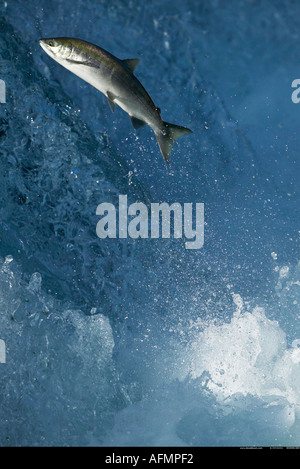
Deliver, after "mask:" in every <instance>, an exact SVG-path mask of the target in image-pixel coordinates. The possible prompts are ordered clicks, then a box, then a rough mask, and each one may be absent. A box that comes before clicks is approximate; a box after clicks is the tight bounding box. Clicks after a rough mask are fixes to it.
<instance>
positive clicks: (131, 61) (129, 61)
mask: <svg viewBox="0 0 300 469" xmlns="http://www.w3.org/2000/svg"><path fill="white" fill-rule="evenodd" d="M139 61H140V59H125V60H122V62H123V64H125V65H126V66H127V68H129V71H130V72H131V73H134V71H135V69H136V66H137V64H138V63H139Z"/></svg>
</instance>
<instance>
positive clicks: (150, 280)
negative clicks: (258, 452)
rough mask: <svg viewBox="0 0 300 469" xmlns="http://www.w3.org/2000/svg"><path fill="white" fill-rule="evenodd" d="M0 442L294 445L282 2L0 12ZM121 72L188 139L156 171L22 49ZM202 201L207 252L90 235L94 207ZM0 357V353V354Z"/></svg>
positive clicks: (293, 201) (287, 23) (92, 95)
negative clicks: (105, 53)
mask: <svg viewBox="0 0 300 469" xmlns="http://www.w3.org/2000/svg"><path fill="white" fill-rule="evenodd" d="M0 13H1V15H0V60H1V61H0V79H2V80H4V82H5V85H6V103H0V156H1V158H0V193H1V197H0V315H1V317H0V339H1V340H2V341H4V343H5V348H6V358H5V363H1V360H0V380H1V386H0V444H1V446H54V445H70V446H77V445H80V446H91V445H99V446H107V445H111V446H121V445H122V446H127V445H128V446H140V445H141V446H153V445H154V446H156V445H167V446H168V445H170V446H177V445H179V446H241V445H242V446H244V445H250V446H252V445H254V446H256V445H259V446H262V445H267V446H269V445H275V446H290V445H291V446H295V445H300V327H299V324H300V321H299V319H300V312H299V301H300V295H299V291H300V268H299V265H300V264H299V263H298V262H299V195H300V194H299V175H300V167H299V143H300V139H299V125H300V104H298V105H297V104H295V103H293V102H292V100H291V95H292V91H293V89H292V88H291V83H292V81H293V80H294V79H297V78H300V70H299V54H300V42H299V27H300V19H299V18H300V14H299V13H300V5H298V4H296V3H295V2H293V1H292V0H290V1H285V2H282V1H274V0H272V1H271V0H266V1H264V2H254V1H251V0H244V1H243V2H241V1H239V0H233V1H231V2H222V1H219V0H210V1H208V0H207V1H203V0H202V1H199V0H186V1H177V0H176V1H174V0H172V1H163V2H161V0H151V1H147V2H146V1H143V2H133V1H131V0H126V1H124V0H122V1H121V0H119V1H118V0H113V1H110V2H107V1H104V0H103V1H101V0H99V1H96V0H85V1H81V0H75V1H74V0H72V1H70V0H64V1H62V0H59V1H54V2H46V1H44V0H39V1H36V0H28V1H27V2H26V5H25V4H24V2H21V1H20V0H12V1H9V2H1V7H0ZM57 36H73V37H80V38H82V39H85V40H87V41H90V42H93V43H95V44H98V45H100V46H102V47H104V48H105V49H107V50H109V51H110V52H112V53H113V54H114V55H116V56H118V57H120V58H135V57H138V58H140V63H139V65H138V67H137V69H136V76H137V77H138V78H139V79H140V80H141V82H142V83H143V85H144V86H145V88H146V89H147V90H148V92H149V93H150V95H151V97H152V98H153V100H154V102H155V103H156V104H157V106H159V107H160V108H161V112H162V117H163V118H164V120H166V121H168V122H172V123H176V124H179V125H184V126H187V127H189V128H191V129H192V130H193V134H191V135H188V136H185V137H183V138H182V139H180V140H178V142H176V144H175V146H174V151H173V153H172V157H171V163H170V165H169V166H167V165H166V164H165V162H164V160H163V158H162V156H161V154H160V152H159V148H158V145H157V142H156V140H155V137H154V134H153V132H152V131H151V129H150V128H149V127H144V128H142V129H140V130H139V131H137V132H135V131H134V130H133V128H132V125H131V123H130V120H129V118H128V116H127V115H126V114H125V113H124V112H123V111H122V110H121V109H117V110H116V111H115V113H114V114H112V113H111V110H110V108H109V106H108V104H107V102H106V100H105V98H104V96H102V95H101V94H100V93H99V92H98V91H97V90H95V89H93V88H92V87H91V86H89V85H88V84H86V83H85V82H83V81H82V80H80V79H79V78H77V77H76V76H74V75H72V74H71V73H70V72H68V71H67V70H65V69H63V68H62V67H61V66H59V65H58V64H57V63H55V62H54V61H53V60H51V59H50V58H49V57H48V56H47V55H46V54H45V53H44V52H43V50H42V49H41V48H40V46H39V43H38V39H40V38H41V37H57ZM119 194H127V196H128V200H129V202H135V201H141V202H144V203H145V204H150V202H167V203H172V202H179V203H184V202H189V203H194V204H195V203H197V202H198V203H204V205H205V242H204V246H203V248H202V249H199V250H186V249H185V248H184V244H183V243H182V242H181V241H180V240H176V239H170V240H162V239H156V240H154V239H148V240H142V239H139V240H133V239H106V240H100V239H99V238H98V237H97V235H96V224H97V221H98V219H99V217H97V216H96V208H97V206H98V204H100V203H102V202H112V203H115V204H117V201H118V196H119ZM2 361H4V360H2Z"/></svg>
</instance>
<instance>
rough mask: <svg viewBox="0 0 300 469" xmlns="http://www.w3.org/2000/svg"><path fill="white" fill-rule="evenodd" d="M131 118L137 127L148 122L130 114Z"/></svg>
mask: <svg viewBox="0 0 300 469" xmlns="http://www.w3.org/2000/svg"><path fill="white" fill-rule="evenodd" d="M129 117H130V119H131V123H132V125H133V127H134V128H135V129H139V128H140V127H143V125H146V124H147V122H144V121H142V120H141V119H137V118H136V117H134V116H129Z"/></svg>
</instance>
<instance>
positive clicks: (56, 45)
mask: <svg viewBox="0 0 300 469" xmlns="http://www.w3.org/2000/svg"><path fill="white" fill-rule="evenodd" d="M39 42H40V46H41V47H42V48H43V49H44V51H45V52H46V53H47V54H48V55H49V56H50V57H51V58H52V59H54V60H56V61H57V62H60V61H64V60H67V59H70V57H71V55H72V53H73V51H74V46H73V44H72V41H71V40H70V39H69V38H66V37H58V38H49V39H40V41H39Z"/></svg>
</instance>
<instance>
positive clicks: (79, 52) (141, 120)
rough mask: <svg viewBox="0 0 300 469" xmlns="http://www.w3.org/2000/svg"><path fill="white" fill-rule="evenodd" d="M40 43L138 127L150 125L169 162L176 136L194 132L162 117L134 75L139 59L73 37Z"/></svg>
mask: <svg viewBox="0 0 300 469" xmlns="http://www.w3.org/2000/svg"><path fill="white" fill-rule="evenodd" d="M40 45H41V47H42V48H43V49H44V51H45V52H46V53H47V54H48V55H49V56H50V57H51V58H52V59H54V60H55V61H56V62H58V63H59V64H60V65H62V66H63V67H65V68H67V69H68V70H70V71H71V72H73V73H74V74H75V75H77V76H79V77H80V78H82V79H83V80H85V81H87V82H88V83H89V84H90V85H92V86H94V87H95V88H97V90H99V91H101V92H102V93H103V94H104V95H105V96H106V98H107V100H108V103H109V105H110V108H111V110H112V111H114V110H115V107H116V104H118V106H120V107H121V108H122V109H123V110H124V111H126V112H127V113H128V114H129V116H130V119H131V122H132V125H133V127H134V128H135V129H138V128H139V127H141V126H143V125H146V124H147V125H149V126H150V127H151V128H152V130H153V131H154V133H155V135H156V138H157V141H158V144H159V147H160V151H161V153H162V155H163V157H164V159H165V161H166V162H167V163H169V161H170V154H171V151H172V146H173V143H174V142H175V140H177V139H178V138H179V137H182V136H183V135H185V134H188V133H190V132H192V131H191V130H190V129H187V128H185V127H181V126H179V125H174V124H169V123H168V122H164V121H163V120H162V118H161V116H160V109H159V108H158V107H156V106H155V104H154V102H153V101H152V99H151V98H150V96H149V94H148V93H147V91H146V90H145V88H144V87H143V85H142V84H141V83H140V82H139V80H138V79H137V78H136V76H135V75H134V70H135V68H136V66H137V64H138V63H139V59H126V60H121V59H118V58H117V57H115V56H114V55H112V54H110V53H109V52H107V51H106V50H104V49H102V48H101V47H98V46H95V45H94V44H91V43H89V42H86V41H83V40H82V39H75V38H70V37H59V38H52V39H40Z"/></svg>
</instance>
